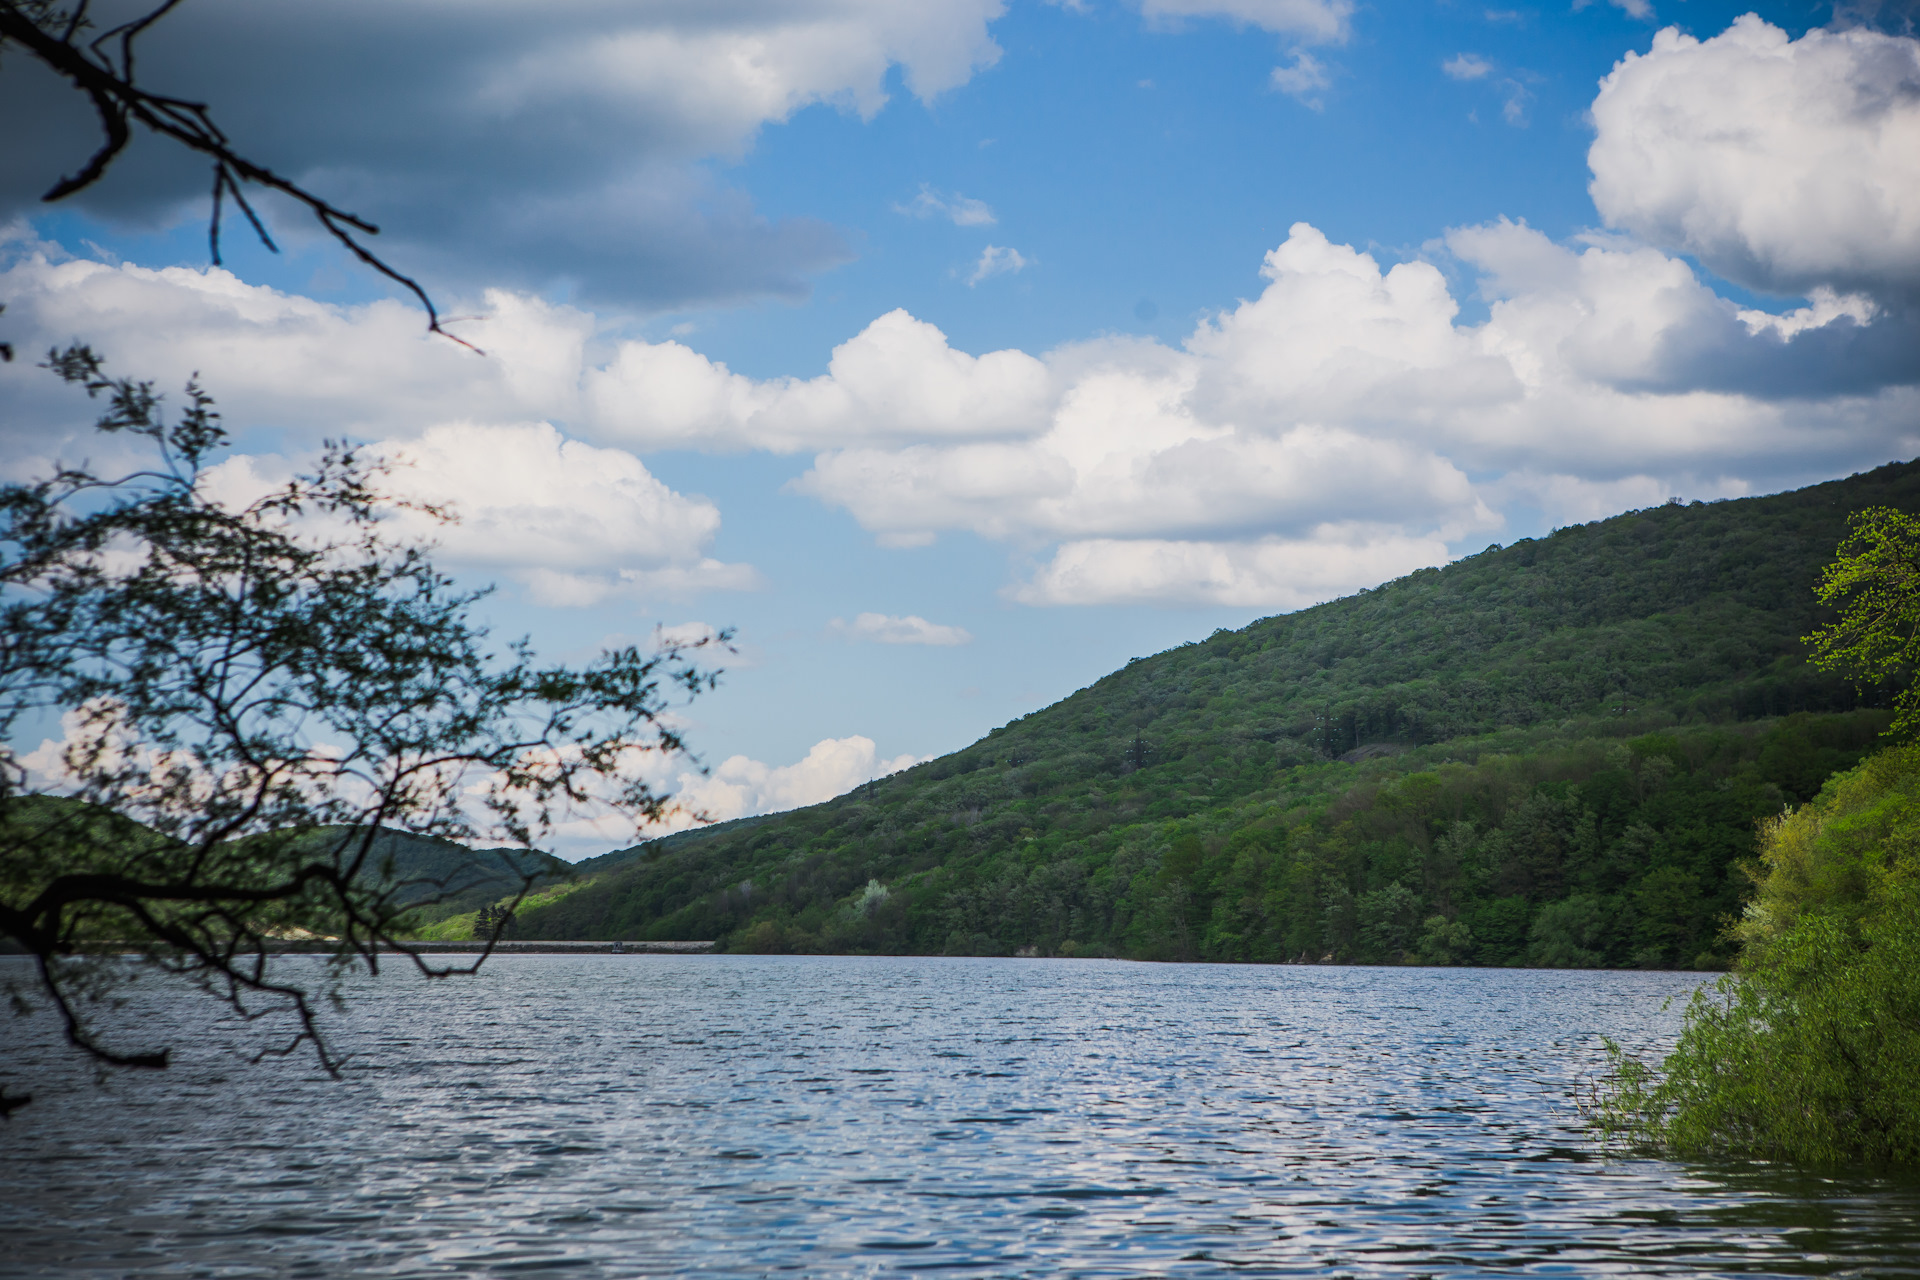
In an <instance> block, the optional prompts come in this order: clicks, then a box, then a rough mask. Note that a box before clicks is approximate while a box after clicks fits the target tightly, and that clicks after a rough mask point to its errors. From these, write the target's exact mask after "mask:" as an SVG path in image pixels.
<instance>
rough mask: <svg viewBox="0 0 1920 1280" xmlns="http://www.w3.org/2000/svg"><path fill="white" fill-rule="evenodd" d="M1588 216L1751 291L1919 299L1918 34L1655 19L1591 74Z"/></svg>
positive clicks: (1754, 20) (1748, 19) (1749, 18)
mask: <svg viewBox="0 0 1920 1280" xmlns="http://www.w3.org/2000/svg"><path fill="white" fill-rule="evenodd" d="M1593 122H1594V128H1595V137H1594V142H1593V147H1592V149H1591V150H1590V152H1589V153H1588V162H1589V163H1590V164H1591V165H1592V168H1593V182H1592V184H1591V187H1590V190H1591V192H1592V194H1593V200H1594V203H1595V205H1597V206H1598V208H1599V210H1600V213H1601V216H1602V217H1604V218H1605V219H1606V221H1607V223H1608V224H1609V225H1611V226H1615V227H1619V228H1622V229H1624V230H1626V231H1630V232H1632V233H1633V234H1635V235H1637V236H1640V237H1642V238H1644V239H1646V240H1648V241H1650V242H1652V243H1654V244H1658V245H1661V246H1663V247H1665V248H1668V249H1671V250H1676V251H1680V252H1686V253H1693V254H1697V255H1698V256H1699V258H1700V260H1701V261H1702V262H1704V263H1705V264H1706V265H1707V266H1708V267H1710V268H1711V269H1712V270H1714V271H1716V272H1718V273H1719V274H1721V275H1723V276H1726V277H1727V278H1728V279H1731V280H1735V281H1738V282H1739V283H1741V284H1744V285H1747V286H1749V287H1752V288H1755V289H1761V290H1766V291H1769V292H1777V293H1784V294H1788V295H1804V294H1806V293H1808V292H1810V291H1811V290H1812V289H1814V288H1816V287H1819V286H1822V285H1824V286H1827V287H1829V288H1831V289H1833V290H1836V291H1838V292H1840V293H1867V294H1871V295H1873V296H1876V297H1880V298H1895V297H1898V298H1905V299H1909V300H1911V299H1914V298H1915V297H1916V296H1917V295H1920V41H1916V40H1913V39H1910V38H1906V37H1899V36H1888V35H1882V34H1879V33H1877V32H1874V31H1868V30H1861V29H1855V30H1848V31H1829V30H1813V31H1809V32H1807V34H1806V35H1804V36H1802V37H1801V38H1800V39H1798V40H1789V39H1788V38H1787V34H1786V33H1785V32H1784V31H1782V30H1780V29H1779V28H1778V27H1774V26H1771V25H1769V24H1768V23H1766V22H1764V21H1762V20H1761V19H1760V18H1758V17H1756V16H1754V15H1752V14H1748V15H1746V16H1745V17H1742V18H1739V19H1737V20H1735V22H1734V23H1733V25H1732V26H1731V27H1729V28H1728V29H1727V30H1726V31H1725V32H1723V33H1722V34H1720V35H1718V36H1715V37H1713V38H1712V39H1709V40H1705V41H1701V40H1696V39H1694V38H1693V37H1691V36H1686V35H1682V34H1681V33H1680V32H1679V31H1678V30H1677V29H1675V28H1668V29H1667V30H1665V31H1661V32H1659V33H1658V34H1657V35H1655V36H1654V39H1653V47H1652V50H1651V51H1650V52H1649V53H1647V54H1645V55H1644V56H1636V55H1634V54H1631V53H1630V54H1628V55H1627V56H1626V58H1624V59H1623V60H1622V61H1621V62H1620V63H1619V64H1618V65H1617V66H1615V68H1614V70H1613V72H1612V73H1611V74H1610V75H1608V76H1607V78H1606V79H1604V80H1603V81H1601V85H1600V94H1599V96H1598V97H1597V98H1596V99H1595V100H1594V104H1593Z"/></svg>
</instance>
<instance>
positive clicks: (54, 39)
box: [0, 0, 479, 351]
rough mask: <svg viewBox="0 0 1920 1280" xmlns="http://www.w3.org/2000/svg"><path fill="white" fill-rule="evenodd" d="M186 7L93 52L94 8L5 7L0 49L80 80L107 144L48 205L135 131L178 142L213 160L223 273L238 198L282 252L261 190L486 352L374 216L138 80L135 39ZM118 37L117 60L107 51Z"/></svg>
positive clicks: (117, 30) (210, 235)
mask: <svg viewBox="0 0 1920 1280" xmlns="http://www.w3.org/2000/svg"><path fill="white" fill-rule="evenodd" d="M179 3H180V0H164V3H162V4H161V5H159V6H158V7H157V8H155V9H153V10H152V11H151V12H149V13H147V14H146V15H145V16H143V17H141V18H138V19H135V20H134V21H132V22H127V23H123V24H121V25H120V26H117V27H114V28H113V29H111V30H110V31H107V32H105V33H104V34H102V35H101V36H99V37H98V38H97V39H95V40H93V41H92V42H90V43H88V44H84V45H83V44H81V43H79V39H80V36H81V33H82V32H84V31H85V30H86V29H87V28H88V27H89V26H90V25H91V24H90V22H89V20H88V18H87V8H88V3H87V0H79V3H77V4H76V5H75V6H74V7H73V8H72V9H71V10H65V11H62V10H58V9H55V8H53V7H52V6H51V5H50V4H47V3H44V2H42V3H34V2H33V0H0V47H4V46H6V45H7V44H13V45H17V46H18V47H20V48H22V49H25V50H26V51H27V52H28V53H30V54H32V55H33V56H34V57H36V58H38V59H39V60H40V61H41V62H42V63H43V64H45V65H46V66H47V67H49V68H50V69H52V70H53V71H55V72H56V73H58V74H59V75H61V76H64V77H65V78H66V79H68V80H70V81H72V82H73V85H74V87H75V88H76V89H77V90H79V91H80V92H81V93H84V94H85V95H86V96H87V99H88V101H89V102H91V103H92V104H93V109H94V114H95V115H97V116H98V117H99V119H100V130H101V133H102V135H103V139H102V141H101V144H100V146H99V148H98V149H97V150H96V151H95V152H94V153H93V155H92V156H90V157H89V158H88V160H87V162H86V163H85V164H84V165H82V166H81V168H80V170H79V171H78V172H77V173H75V174H73V175H72V176H70V177H66V178H62V179H61V180H60V181H59V182H57V183H55V184H54V185H53V187H52V188H51V189H49V190H48V191H47V193H46V194H45V195H44V196H42V197H41V199H42V200H45V201H49V202H51V201H57V200H63V199H65V198H66V197H68V196H70V195H73V194H74V193H75V192H79V191H84V190H86V189H87V188H88V187H90V186H92V185H93V184H94V183H96V182H98V181H99V180H100V179H101V178H102V177H103V176H105V174H106V172H107V170H108V168H110V167H111V166H112V164H113V162H114V161H115V160H116V159H117V158H118V157H119V156H120V154H121V152H123V151H124V150H126V147H127V143H128V142H129V141H130V140H131V138H132V129H131V126H132V125H133V124H136V123H137V124H139V125H141V126H142V127H144V128H146V129H148V130H150V131H152V132H154V133H157V134H159V135H161V136H162V137H166V138H171V139H173V140H174V141H175V142H177V143H179V144H180V145H182V146H184V147H186V148H188V149H189V150H192V151H197V152H199V153H200V154H202V155H204V156H207V157H209V158H211V159H212V161H213V210H212V215H211V217H210V219H209V221H208V225H207V239H208V247H209V249H210V251H211V253H212V256H213V262H214V265H216V266H218V265H219V264H220V215H221V207H222V204H223V202H224V198H225V197H227V196H231V197H232V198H233V201H234V203H235V204H237V205H239V207H240V211H241V212H242V213H243V214H245V215H246V218H247V221H248V222H249V223H250V224H251V225H252V227H253V230H254V233H255V234H256V235H258V236H259V237H260V242H261V243H262V244H264V245H265V246H266V247H267V248H268V249H269V250H270V251H272V252H274V253H278V252H279V247H278V246H277V245H275V244H274V242H273V238H272V237H271V236H270V235H268V234H267V229H266V226H265V224H264V223H263V222H262V221H261V220H260V217H259V216H258V215H257V214H256V213H255V212H254V209H253V206H252V204H251V203H250V202H249V201H248V200H247V197H246V194H245V192H244V191H243V190H242V188H241V184H242V183H252V184H254V185H256V186H261V187H265V188H267V189H269V190H272V191H278V192H279V193H280V194H282V195H284V196H286V197H287V198H288V199H291V200H293V201H295V202H297V203H298V204H300V205H302V206H304V207H305V208H306V209H307V211H308V212H310V213H311V214H312V215H313V217H314V220H315V221H316V222H318V223H319V224H320V225H321V226H322V227H323V228H325V229H326V232H327V234H328V235H329V236H331V237H332V238H333V239H334V240H336V241H338V242H339V243H340V244H341V245H343V246H345V248H346V249H347V251H348V252H349V253H351V254H353V256H354V257H355V258H357V259H359V260H360V261H361V262H362V263H364V264H365V265H367V266H368V267H371V268H372V269H373V270H374V271H376V272H378V273H380V274H381V275H383V276H385V277H386V278H387V279H389V280H391V281H393V282H394V283H395V284H397V285H399V286H400V287H401V288H403V289H405V290H406V291H407V292H409V293H411V294H412V295H413V296H414V297H415V298H416V299H417V300H418V301H419V303H420V306H421V307H422V308H423V309H424V310H425V311H426V313H427V328H428V329H429V330H430V331H432V332H434V333H437V334H439V335H440V336H442V337H444V338H449V339H452V340H453V341H454V342H457V343H459V344H460V345H461V346H463V347H466V348H468V349H469V350H473V351H478V350H479V348H477V347H475V346H474V345H473V344H472V343H470V342H468V341H467V340H466V339H464V338H461V337H459V336H457V335H455V334H452V333H449V332H448V331H447V330H446V329H444V328H442V327H441V324H440V313H439V311H438V310H437V309H436V308H435V307H434V305H433V299H432V298H430V297H428V296H427V291H426V290H425V289H424V288H422V287H421V285H420V283H419V282H418V281H417V280H415V279H414V278H413V277H412V276H409V275H406V274H405V273H404V272H401V271H399V270H398V269H396V268H395V267H393V266H392V265H391V264H389V263H388V262H387V261H386V260H385V259H384V258H382V257H381V256H380V255H379V254H376V253H374V252H373V251H372V250H371V249H369V248H367V246H366V245H365V244H363V243H362V242H361V239H360V237H362V236H374V235H378V234H380V228H379V227H377V226H375V225H374V224H373V223H371V222H369V221H367V220H366V219H365V218H362V217H359V216H358V215H356V214H353V213H349V212H348V211H347V210H345V209H342V208H340V207H339V206H337V205H334V204H332V203H330V202H329V201H327V200H324V199H322V198H321V197H319V196H317V195H315V194H314V193H312V192H311V191H308V190H307V189H306V188H305V187H303V186H301V185H300V184H299V183H297V182H295V181H293V180H292V179H290V178H285V177H282V176H281V175H280V174H278V173H275V172H274V171H273V170H272V169H269V168H267V167H266V166H265V165H261V164H256V163H255V162H254V161H252V160H249V159H247V158H246V157H245V156H242V155H240V154H239V153H238V152H236V151H235V150H234V149H233V147H232V145H231V143H230V142H229V140H228V138H227V135H226V134H225V133H224V132H223V131H222V130H221V129H220V127H219V126H218V125H216V124H215V123H214V121H213V117H212V115H211V114H210V112H209V108H208V106H207V104H206V103H204V102H191V101H188V100H187V99H184V98H174V97H169V96H167V95H165V94H159V93H154V92H152V91H151V90H149V89H146V88H143V87H142V86H140V85H139V84H137V83H136V82H135V78H134V66H135V61H134V54H135V41H136V40H137V39H138V37H139V36H140V35H142V34H143V33H145V32H146V30H147V29H148V28H149V27H151V26H152V25H153V24H154V23H155V22H158V21H159V20H160V19H161V18H163V17H165V16H166V15H167V14H168V13H170V12H171V11H172V10H173V9H174V8H175V7H176V6H177V5H178V4H179ZM116 37H117V39H118V56H117V59H116V57H115V56H114V55H113V54H110V53H108V52H106V51H105V50H104V49H103V46H105V45H107V44H108V43H109V42H111V41H114V40H115V38H116Z"/></svg>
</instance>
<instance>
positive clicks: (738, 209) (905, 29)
mask: <svg viewBox="0 0 1920 1280" xmlns="http://www.w3.org/2000/svg"><path fill="white" fill-rule="evenodd" d="M1003 7H1004V6H1003V0H918V2H916V3H912V4H900V3H897V2H895V0H738V2H737V3H730V4H725V5H698V4H694V5H687V4H671V5H639V6H636V5H631V4H625V3H620V2H618V0H554V2H553V3H548V4H542V5H539V6H534V7H529V6H518V5H491V6H481V7H478V8H467V9H462V10H460V11H459V12H458V13H457V14H455V13H454V12H453V11H450V10H448V9H447V8H445V7H444V6H442V5H438V4H433V3H429V2H428V0H397V2H396V0H379V2H377V3H376V0H340V2H339V3H334V4H328V5H325V6H307V5H259V4H253V3H249V2H248V0H199V2H198V3H195V4H192V5H185V6H182V7H181V8H180V9H179V10H178V11H176V12H175V13H172V14H170V15H168V17H167V18H166V19H165V20H164V21H163V22H161V23H158V24H156V25H155V26H154V27H153V28H152V29H151V30H150V32H149V33H148V34H147V36H146V37H145V43H144V44H143V46H142V49H143V52H142V57H141V70H142V76H143V78H144V79H145V80H146V82H147V83H149V84H151V85H153V86H156V87H158V88H161V89H163V90H170V91H174V92H179V93H183V94H185V95H186V96H188V97H191V98H194V99H195V100H201V101H207V102H211V103H213V104H214V107H215V110H216V113H217V116H218V118H219V119H220V120H221V121H223V122H224V123H225V127H226V128H227V129H228V130H229V131H230V132H231V133H232V134H233V136H234V137H235V139H236V141H237V142H238V143H239V145H240V146H241V147H242V148H243V149H244V150H245V151H246V153H247V154H249V155H252V156H255V157H258V158H259V159H261V160H263V161H264V162H267V163H269V164H271V165H272V166H273V167H274V168H275V169H277V170H279V171H280V172H283V173H287V174H290V175H292V176H294V177H296V178H298V179H300V180H302V181H305V182H308V183H310V184H312V185H313V186H314V187H315V189H317V190H319V191H320V192H322V193H323V194H326V195H328V196H329V197H330V198H332V199H333V200H334V201H335V202H336V203H338V204H340V205H343V206H345V207H349V208H352V209H354V210H355V211H357V212H359V213H361V214H363V215H366V216H368V217H371V218H372V219H373V220H374V221H376V222H378V223H380V224H381V226H382V228H383V232H384V234H383V235H382V237H381V240H382V246H381V247H382V250H383V252H386V253H388V254H390V255H391V257H392V258H393V259H394V260H395V261H397V262H399V263H401V264H403V265H405V266H406V267H408V268H411V269H414V270H421V271H426V272H428V273H430V275H431V276H432V277H433V278H434V279H436V280H439V281H458V282H460V283H463V284H468V285H474V286H478V285H511V286H516V287H522V288H529V289H534V290H540V289H544V288H545V287H547V286H548V285H550V284H552V283H554V282H557V281H568V282H571V283H572V284H573V285H574V286H575V287H576V290H577V293H578V295H579V296H582V297H587V298H593V299H596V300H601V301H609V302H614V303H618V304H622V305H633V304H637V305H642V306H664V305H684V304H691V303H696V302H713V301H719V300H725V299H730V298H739V297H747V296H755V295H762V294H767V293H772V294H778V295H788V296H792V295H796V294H798V293H800V292H802V291H803V290H804V289H805V287H806V279H807V276H808V275H809V274H810V273H812V272H815V271H818V270H820V269H822V268H824V267H827V266H831V265H833V264H834V263H836V262H839V261H842V260H844V259H845V258H846V257H847V256H848V249H847V246H846V245H845V243H844V242H843V240H842V238H841V236H840V235H839V234H838V233H837V232H836V231H835V230H834V229H832V228H831V227H828V226H826V225H824V224H821V223H818V222H815V221H811V220H807V219H786V220H781V221H777V222H776V221H770V220H768V219H766V218H764V217H761V216H760V215H758V214H757V213H755V212H754V211H753V209H752V207H751V205H750V204H749V203H748V202H747V200H746V199H745V197H744V196H743V195H742V194H741V193H739V192H737V191H734V190H731V189H728V188H726V187H723V186H720V185H718V184H717V183H716V182H715V180H714V179H713V178H712V177H711V176H710V175H709V174H707V173H706V172H705V171H704V170H703V169H702V168H701V167H700V161H702V160H703V159H705V158H708V157H714V156H719V157H728V158H731V157H737V156H739V155H740V154H741V153H742V152H743V151H744V149H745V148H746V147H748V146H750V145H751V143H752V141H753V139H754V137H755V136H756V134H757V132H758V131H759V130H760V129H761V128H762V127H763V126H765V125H768V124H773V123H778V122H781V121H784V120H787V119H789V118H791V117H792V116H793V114H794V113H795V112H797V111H800V110H802V109H804V108H806V107H808V106H809V105H812V104H816V103H822V104H827V105H829V106H832V107H834V108H837V109H840V110H844V111H848V112H851V113H855V114H857V115H859V116H861V117H863V118H871V117H872V116H873V115H874V114H875V113H877V112H878V111H879V110H881V108H882V107H883V106H885V104H886V102H887V90H886V84H887V78H888V76H889V74H890V73H891V72H892V70H893V69H895V68H898V70H899V73H900V75H901V78H902V80H903V81H904V83H905V85H906V87H907V89H908V90H909V91H910V92H912V93H913V94H915V95H916V96H918V97H920V98H922V99H928V100H930V99H932V98H934V97H936V96H937V95H939V94H941V93H943V92H945V91H947V90H949V89H952V88H955V87H956V86H958V85H961V84H964V83H965V82H966V81H967V80H968V79H969V78H970V77H971V76H972V75H973V74H974V73H975V72H976V71H978V70H980V69H982V68H985V67H988V66H991V65H992V64H993V63H994V62H995V61H996V60H997V58H998V57H999V52H1000V50H999V48H998V46H997V45H996V44H995V43H994V42H993V39H992V37H991V35H990V34H989V31H988V28H989V24H990V23H991V22H992V21H993V20H994V19H996V18H997V17H999V15H1000V13H1001V12H1002V9H1003ZM0 118H5V119H16V120H17V119H33V120H35V121H36V127H35V128H34V129H33V130H29V131H27V132H26V133H25V134H23V135H21V136H20V137H17V138H13V139H10V140H9V149H8V157H7V164H6V165H5V166H4V168H0V218H4V217H5V216H6V215H7V213H9V212H13V211H25V210H29V209H31V208H33V206H34V202H35V201H37V200H38V198H39V196H40V193H41V192H42V191H44V190H45V189H46V188H47V187H48V186H50V185H51V184H52V183H53V181H54V180H55V179H56V178H58V177H59V176H61V175H63V174H66V173H70V172H72V171H73V169H74V168H75V167H76V165H77V164H78V163H79V162H80V161H81V160H82V159H83V158H84V157H85V156H86V155H88V154H90V153H91V151H92V149H93V147H94V146H95V145H96V143H97V135H98V126H97V123H96V122H95V120H94V118H93V114H92V110H91V108H90V107H89V106H88V105H87V103H86V102H85V101H84V99H82V98H81V97H80V96H79V95H78V94H76V93H74V92H73V90H72V88H71V86H68V85H66V84H65V83H64V82H61V81H59V80H57V79H56V78H55V77H53V76H51V75H50V74H46V73H44V72H42V71H41V70H40V69H39V68H38V67H37V65H36V64H34V63H33V62H32V61H31V60H25V59H23V60H20V63H19V65H18V66H17V67H10V68H9V72H8V74H7V76H6V77H4V78H3V79H0ZM205 189H206V175H205V172H204V169H203V167H202V165H201V164H200V162H199V161H198V160H196V159H193V158H192V157H190V156H188V155H186V154H184V153H182V154H175V151H174V150H173V149H169V148H167V147H164V146H160V145H158V144H153V143H151V142H149V141H146V140H142V141H141V142H139V143H137V144H136V145H135V146H134V147H133V148H132V150H131V151H130V152H129V153H128V154H127V156H126V157H125V158H124V159H123V160H122V161H121V162H120V163H118V164H117V165H116V166H115V169H114V171H113V173H112V174H110V175H109V177H108V179H107V180H106V181H105V182H104V183H102V184H100V186H99V187H97V188H95V189H93V190H91V191H89V192H87V193H84V194H83V195H82V196H81V197H78V198H77V199H78V200H79V201H80V203H82V204H83V205H85V206H86V207H89V208H92V209H94V210H96V211H98V212H102V213H105V214H108V215H114V216H120V217H126V218H132V219H135V220H139V221H145V222H149V223H151V222H163V221H166V220H168V219H171V218H172V217H175V216H177V215H178V213H179V211H180V209H181V208H182V206H189V207H191V208H192V209H193V210H194V211H195V213H196V214H198V213H199V212H201V211H202V210H203V209H204V203H205V198H206V197H205ZM282 221H283V226H282V228H281V230H282V233H283V234H286V235H291V236H300V235H304V234H307V232H306V231H304V230H303V229H302V225H301V224H300V222H299V221H298V219H297V218H293V217H289V218H286V219H283V220H282ZM443 287H445V286H443Z"/></svg>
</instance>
